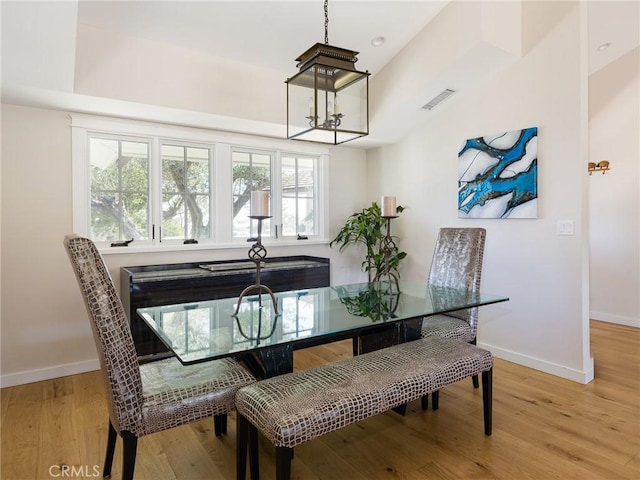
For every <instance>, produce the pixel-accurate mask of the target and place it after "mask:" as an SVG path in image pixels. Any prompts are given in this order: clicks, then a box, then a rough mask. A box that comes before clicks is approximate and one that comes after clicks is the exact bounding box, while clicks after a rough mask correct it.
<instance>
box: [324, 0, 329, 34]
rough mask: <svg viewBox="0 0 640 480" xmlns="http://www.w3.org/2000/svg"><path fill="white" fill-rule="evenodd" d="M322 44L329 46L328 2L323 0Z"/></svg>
mask: <svg viewBox="0 0 640 480" xmlns="http://www.w3.org/2000/svg"><path fill="white" fill-rule="evenodd" d="M324 44H325V45H329V0H324Z"/></svg>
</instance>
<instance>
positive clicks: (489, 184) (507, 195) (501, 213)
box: [458, 127, 538, 218]
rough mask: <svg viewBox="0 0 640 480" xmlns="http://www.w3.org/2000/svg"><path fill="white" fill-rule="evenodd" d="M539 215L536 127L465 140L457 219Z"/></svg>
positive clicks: (460, 168) (460, 171)
mask: <svg viewBox="0 0 640 480" xmlns="http://www.w3.org/2000/svg"><path fill="white" fill-rule="evenodd" d="M537 216H538V129H537V127H532V128H525V129H523V130H514V131H511V132H503V133H498V134H496V135H486V136H484V137H478V138H471V139H469V140H467V141H465V142H464V144H463V145H462V148H461V149H460V152H459V153H458V217H459V218H537Z"/></svg>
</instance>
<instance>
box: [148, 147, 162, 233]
mask: <svg viewBox="0 0 640 480" xmlns="http://www.w3.org/2000/svg"><path fill="white" fill-rule="evenodd" d="M150 149H151V153H150V155H149V208H150V210H151V211H150V215H149V217H150V218H151V225H150V227H151V228H150V231H151V237H152V239H153V240H152V241H151V243H152V244H153V245H160V228H161V226H162V158H161V155H160V152H161V148H160V139H159V138H158V137H154V138H153V140H152V142H151V148H150ZM151 229H153V230H151Z"/></svg>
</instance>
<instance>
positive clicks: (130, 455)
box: [120, 430, 138, 480]
mask: <svg viewBox="0 0 640 480" xmlns="http://www.w3.org/2000/svg"><path fill="white" fill-rule="evenodd" d="M120 436H121V437H122V441H123V453H122V480H133V471H134V469H135V468H136V451H137V450H138V437H136V436H135V435H134V434H133V433H131V432H128V431H126V430H123V431H122V432H120Z"/></svg>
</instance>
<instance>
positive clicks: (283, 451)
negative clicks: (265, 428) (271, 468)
mask: <svg viewBox="0 0 640 480" xmlns="http://www.w3.org/2000/svg"><path fill="white" fill-rule="evenodd" d="M292 458H293V448H289V447H276V480H290V479H291V459H292Z"/></svg>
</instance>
